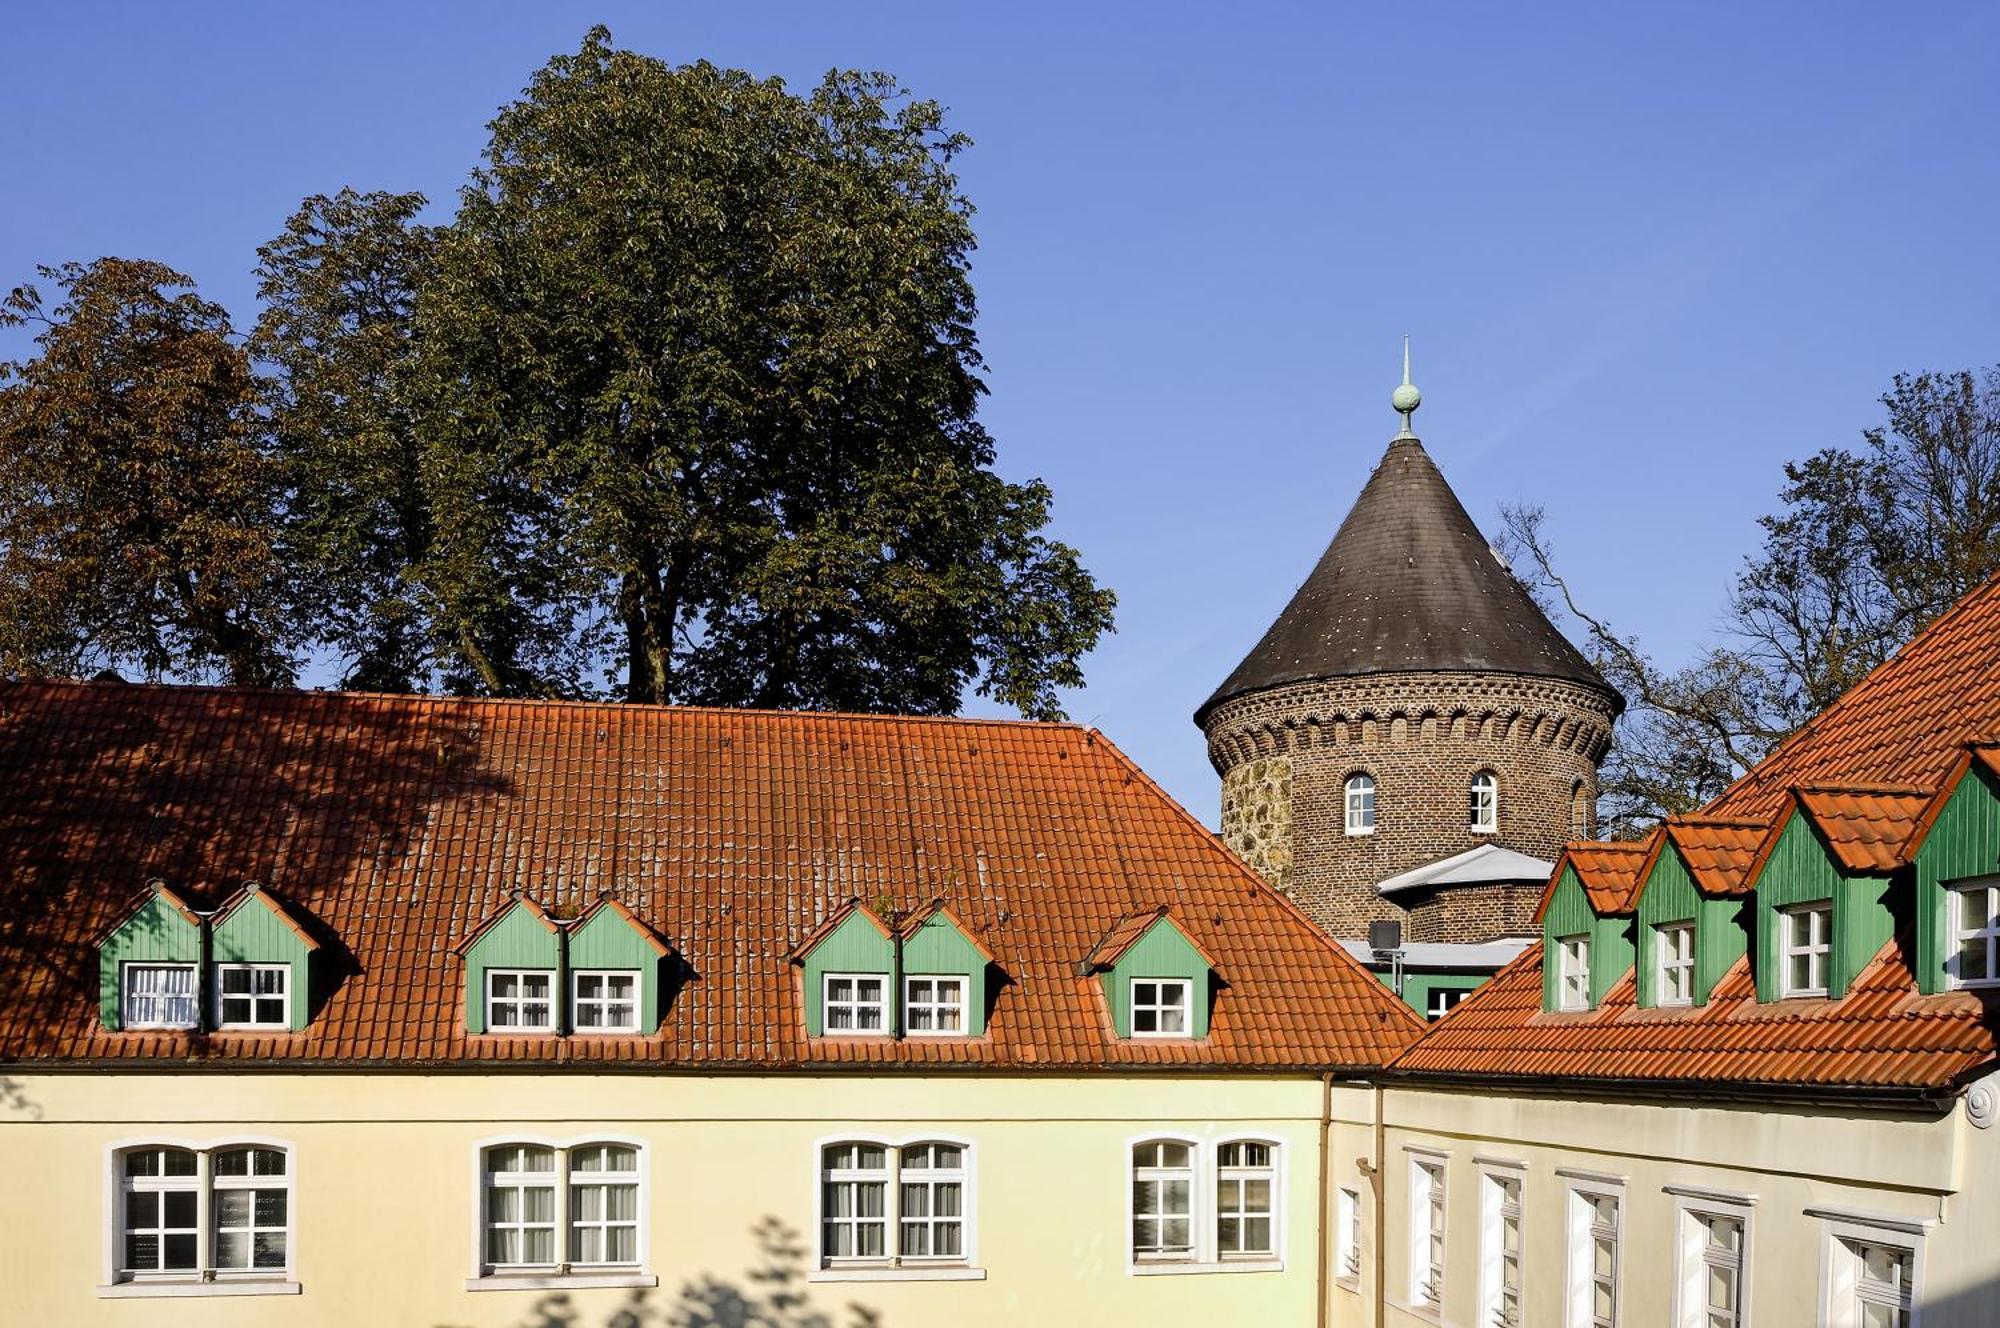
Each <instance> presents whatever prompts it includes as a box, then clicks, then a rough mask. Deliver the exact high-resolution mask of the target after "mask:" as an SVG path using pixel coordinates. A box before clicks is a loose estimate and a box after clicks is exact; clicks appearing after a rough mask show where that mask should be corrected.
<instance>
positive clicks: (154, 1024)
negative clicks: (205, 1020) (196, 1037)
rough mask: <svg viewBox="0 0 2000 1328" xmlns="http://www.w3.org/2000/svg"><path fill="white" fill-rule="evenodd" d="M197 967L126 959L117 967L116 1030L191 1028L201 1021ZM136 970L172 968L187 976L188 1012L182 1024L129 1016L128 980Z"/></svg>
mask: <svg viewBox="0 0 2000 1328" xmlns="http://www.w3.org/2000/svg"><path fill="white" fill-rule="evenodd" d="M200 967H201V966H200V965H199V964H195V963H192V962H188V963H183V962H180V961H178V960H171V959H160V960H154V959H128V960H126V961H124V962H123V963H121V964H119V966H118V1027H119V1028H121V1029H133V1030H139V1029H166V1028H193V1027H194V1026H195V1025H196V1024H198V1023H200V1022H201V974H200V971H199V970H200ZM140 969H173V970H176V971H178V972H183V973H186V974H187V975H188V998H187V999H188V1001H189V1003H190V1010H189V1014H188V1017H187V1019H186V1020H185V1021H184V1022H176V1021H166V1020H158V1019H135V1018H133V1017H132V996H133V993H132V977H133V975H134V974H135V973H137V972H138V971H139V970H140Z"/></svg>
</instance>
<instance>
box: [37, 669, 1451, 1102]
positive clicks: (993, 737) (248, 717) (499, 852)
mask: <svg viewBox="0 0 2000 1328" xmlns="http://www.w3.org/2000/svg"><path fill="white" fill-rule="evenodd" d="M0 786H3V787H5V788H7V789H8V790H9V792H8V795H7V796H6V797H5V798H4V799H0V970H4V971H5V972H6V973H7V975H8V980H7V982H6V983H5V984H4V991H0V1062H5V1063H16V1064H19V1063H49V1062H77V1061H92V1060H111V1061H117V1060H125V1059H134V1058H154V1059H159V1058H169V1059H180V1058H186V1059H188V1060H191V1061H202V1060H206V1061H216V1062H225V1063H240V1062H257V1063H271V1062H275V1063H280V1064H293V1063H298V1064H327V1065H335V1064H348V1065H355V1064H377V1065H398V1064H415V1063H422V1064H437V1063H458V1064H467V1065H491V1064H497V1063H540V1064H548V1063H555V1062H563V1063H577V1064H590V1065H593V1066H610V1065H615V1064H626V1065H630V1066H632V1067H635V1068H654V1069H672V1068H702V1067H718V1068H720V1067H760V1068H775V1069H787V1068H797V1067H813V1066H823V1065H824V1066H841V1065H853V1066H867V1065H888V1064H894V1063H907V1064H913V1065H922V1066H924V1067H926V1068H931V1067H939V1066H946V1067H951V1066H955V1067H959V1068H964V1069H970V1070H978V1069H1013V1068H1023V1069H1030V1068H1031V1069H1045V1068H1051V1067H1058V1068H1077V1069H1084V1068H1092V1069H1108V1070H1127V1069H1148V1068H1157V1069H1173V1070H1187V1071H1194V1072H1203V1071H1215V1070H1245V1069H1261V1070H1275V1069H1284V1070H1288V1071H1291V1070H1298V1071H1305V1070H1315V1071H1316V1070H1319V1069H1323V1068H1330V1067H1356V1068H1359V1067H1365V1066H1369V1065H1375V1064H1380V1063H1382V1062H1384V1061H1386V1060H1387V1059H1389V1058H1390V1057H1392V1056H1394V1055H1395V1054H1396V1053H1397V1052H1398V1051H1400V1050H1401V1049H1403V1048H1404V1047H1405V1046H1407V1045H1408V1044H1409V1043H1410V1042H1411V1041H1412V1040H1413V1039H1414V1038H1415V1036H1416V1035H1417V1033H1418V1032H1419V1031H1421V1028H1422V1023H1421V1021H1420V1020H1419V1019H1418V1018H1417V1016H1416V1015H1415V1014H1414V1012H1412V1011H1410V1010H1409V1009H1408V1007H1406V1006H1405V1005H1404V1004H1403V1003H1402V1002H1400V1001H1398V1000H1396V999H1395V998H1394V997H1393V995H1391V994H1390V993H1389V992H1388V990H1387V989H1386V988H1384V987H1383V985H1382V984H1381V982H1380V981H1378V980H1377V979H1376V978H1375V977H1374V976H1372V975H1371V974H1369V973H1368V972H1367V971H1366V970H1364V969H1363V968H1362V967H1361V966H1360V965H1358V964H1356V963H1355V962H1354V961H1353V960H1352V959H1350V958H1349V957H1348V956H1347V954H1346V953H1345V952H1344V951H1342V950H1341V949H1340V947H1339V946H1338V945H1336V944H1335V943H1334V942H1332V941H1331V940H1330V939H1328V938H1327V937H1326V936H1324V935H1323V934H1322V933H1321V932H1320V931H1319V930H1318V929H1317V928H1316V927H1314V926H1313V924H1312V923H1310V922H1309V921H1307V920H1306V918H1305V917H1304V916H1303V915H1302V914H1301V913H1299V911H1298V910H1297V909H1296V908H1295V907H1294V906H1293V905H1292V904H1291V903H1290V902H1289V901H1287V900H1286V899H1284V898H1283V897H1282V896H1281V895H1279V894H1277V893H1276V892H1275V891H1272V890H1271V889H1269V888H1268V887H1266V886H1265V885H1264V884H1263V882H1262V881H1261V880H1259V879H1258V878H1257V877H1256V876H1255V875H1254V874H1253V873H1251V872H1250V871H1248V870H1247V869H1246V868H1244V867H1243V866H1242V865H1241V864H1240V863H1238V862H1237V860H1236V859H1235V857H1234V856H1233V855H1231V854H1230V853H1229V851H1228V850H1227V849H1226V848H1225V847H1224V846H1223V845H1222V843H1221V842H1220V841H1219V840H1217V839H1216V838H1215V837H1214V836H1213V835H1212V834H1210V833H1209V832H1208V831H1207V830H1206V829H1204V828H1203V827H1202V826H1201V824H1200V823H1199V822H1198V821H1196V820H1195V819H1194V818H1193V817H1191V816H1189V815H1188V814H1187V813H1186V812H1185V811H1184V810H1183V809H1181V808H1180V807H1179V806H1177V805H1176V804H1175V803H1174V802H1173V801H1172V800H1171V799H1169V798H1168V797H1167V796H1166V795H1165V794H1164V793H1163V792H1162V791H1161V790H1160V789H1159V788H1158V787H1157V786H1156V785H1155V784H1153V782H1152V781H1151V780H1149V779H1148V778H1147V777H1146V776H1145V775H1144V774H1143V773H1142V772H1141V771H1140V770H1139V769H1138V768H1137V767H1135V766H1134V765H1133V764H1132V763H1131V762H1130V761H1129V760H1128V759H1127V758H1126V757H1125V756H1124V755H1123V754H1122V753H1120V752H1119V751H1118V750H1117V749H1116V748H1115V747H1113V746H1112V745H1111V744H1110V743H1108V742H1107V741H1105V740H1104V738H1103V737H1102V736H1101V735H1099V734H1096V733H1094V732H1092V731H1090V730H1087V729H1083V728H1079V727H1075V726H1072V725H1056V724H1028V723H1008V722H988V721H975V720H923V719H894V718H878V717H857V716H844V715H812V714H795V713H794V714H785V713H771V712H756V711H723V710H690V709H674V708H666V707H651V706H619V705H589V704H567V703H551V702H528V701H476V700H451V699H444V698H427V697H382V696H353V695H337V694H323V693H289V692H240V691H230V690H222V689H209V688H168V687H139V686H118V685H92V684H78V683H11V684H4V685H0ZM155 877H159V878H163V879H165V880H166V881H168V882H169V883H171V885H172V886H173V887H174V888H175V889H177V890H181V891H183V892H184V893H185V894H186V896H187V897H188V898H189V899H190V900H191V901H193V902H195V903H197V904H206V903H208V902H212V901H216V900H219V899H222V898H224V897H226V896H227V895H228V894H229V893H230V892H232V891H233V890H234V889H235V888H236V886H237V883H238V882H241V881H244V880H246V879H248V880H258V881H264V882H268V883H269V884H270V886H271V888H272V889H273V890H274V891H276V892H279V893H280V894H281V895H282V897H283V898H284V900H285V901H286V903H287V905H288V906H289V907H291V908H293V909H295V910H296V911H297V912H298V913H299V914H300V915H301V916H302V917H303V918H304V919H305V920H306V921H307V922H308V923H309V924H310V925H311V927H312V929H313V930H314V932H315V934H317V935H319V936H321V937H323V938H327V939H328V940H329V942H330V943H329V947H328V948H329V949H330V950H331V951H332V952H333V953H332V954H331V955H330V959H331V960H333V961H334V962H333V966H334V967H335V968H336V969H337V970H338V971H339V972H340V974H341V978H340V982H339V985H338V986H337V988H336V989H335V990H334V992H333V994H332V995H331V996H330V997H329V998H328V1000H327V1001H326V1003H325V1005H324V1006H323V1008H321V1009H320V1010H319V1011H318V1012H317V1013H316V1016H315V1018H314V1019H313V1021H312V1023H311V1025H310V1027H308V1028H307V1029H306V1030H305V1031H303V1032H300V1033H256V1034H251V1033H212V1034H209V1035H207V1036H206V1037H205V1038H200V1039H196V1038H193V1037H191V1036H190V1035H187V1034H182V1033H108V1032H105V1031H104V1030H102V1029H101V1028H100V1027H99V1026H98V1022H97V1018H96V1009H95V1004H96V997H95V993H96V955H95V951H94V949H93V946H92V942H93V941H94V940H95V939H96V937H97V935H98V934H99V933H100V932H101V931H102V930H103V929H104V928H105V927H106V926H107V925H108V924H110V923H112V922H114V921H116V920H119V919H122V918H123V917H124V916H125V914H126V911H127V910H128V909H129V908H130V906H131V901H132V898H133V895H134V894H135V892H136V890H137V889H138V887H139V886H140V885H142V884H143V883H144V882H145V881H147V880H149V879H151V878H155ZM517 891H518V892H520V893H522V894H523V895H526V896H529V897H532V898H533V899H534V900H536V901H538V902H539V904H541V905H544V906H546V907H548V908H549V909H551V910H552V911H554V912H555V913H556V914H557V915H558V916H563V917H574V916H577V915H579V914H581V913H582V912H583V911H584V910H585V909H587V908H589V907H591V906H592V905H593V904H594V903H595V902H596V901H597V900H599V899H600V898H602V897H604V896H606V895H609V896H611V897H613V898H615V899H617V900H618V901H620V902H621V903H622V904H624V905H626V906H629V907H630V908H631V909H632V911H633V913H634V914H635V915H636V916H637V917H638V918H639V919H640V920H641V921H642V922H644V923H645V924H646V925H647V926H648V927H649V928H651V929H652V930H653V931H654V932H656V933H657V934H658V935H659V936H661V937H662V938H664V939H665V940H666V941H668V942H670V943H671V944H672V945H673V946H674V948H675V950H676V951H677V953H678V954H679V956H680V959H679V960H677V961H674V963H673V964H671V965H670V967H673V968H676V969H680V970H682V971H683V972H684V975H685V976H684V980H683V981H680V982H679V983H678V984H677V985H676V988H675V989H674V990H673V991H672V992H671V996H670V1000H669V1001H668V1003H667V1006H666V1014H665V1021H664V1024H663V1026H662V1028H661V1030H660V1032H659V1033H658V1035H656V1036H650V1037H634V1038H570V1039H564V1038H553V1037H542V1036H537V1035H507V1034H489V1035H477V1036H475V1035H471V1034H468V1033H466V1032H465V1031H464V1020H463V1015H462V1010H461V1005H462V994H461V993H462V988H463V974H464V970H463V966H462V964H461V961H460V960H459V958H458V957H457V956H456V955H455V954H454V949H455V948H456V947H457V946H459V945H460V944H461V943H462V942H463V940H464V939H465V937H466V936H467V935H468V934H470V933H471V932H472V931H473V930H474V928H476V927H477V926H478V925H479V924H480V923H481V922H482V921H484V920H485V919H487V918H488V917H490V916H492V915H494V914H495V913H497V912H499V911H500V910H502V909H503V908H504V907H505V906H507V905H508V904H510V903H511V902H512V897H513V895H514V893H515V892H517ZM856 898H860V899H867V900H874V899H877V898H887V899H888V900H889V901H890V902H891V903H892V904H893V905H894V906H895V907H896V908H897V909H898V910H899V911H901V910H905V909H908V910H917V909H921V908H923V907H924V906H926V905H927V904H929V903H930V902H931V901H934V900H939V899H942V900H944V901H946V902H947V903H948V904H949V905H950V907H951V909H952V911H953V913H954V914H955V915H956V917H957V918H958V919H959V920H960V925H961V926H962V927H963V928H964V929H965V930H966V932H967V933H968V934H969V935H971V936H973V937H974V938H975V939H976V940H977V941H978V942H979V943H980V944H982V945H984V946H986V947H987V948H988V949H989V950H990V951H991V952H992V954H993V956H994V960H995V963H996V964H997V966H998V967H999V968H1000V970H1001V971H1002V972H1003V973H1004V974H1005V977H1006V981H1004V982H1003V983H1001V984H999V987H998V991H997V994H996V996H995V1003H994V1008H993V1012H992V1019H991V1022H990V1025H989V1031H988V1033H987V1034H986V1035H985V1036H983V1037H980V1038H973V1039H966V1040H963V1041H957V1040H951V1039H942V1038H924V1039H912V1040H909V1041H905V1042H900V1043H898V1042H895V1041H891V1040H888V1039H883V1040H879V1041H877V1040H868V1039H861V1038H841V1039H808V1038H807V1037H806V1036H805V1032H804V1020H803V1018H802V1012H801V1008H800V1002H801V993H800V980H799V973H798V969H797V968H796V967H795V966H794V965H792V964H790V963H788V962H787V956H788V955H789V953H790V952H791V950H792V949H793V947H794V946H795V945H796V944H797V943H798V941H799V940H800V939H801V938H802V937H804V936H805V935H806V934H807V933H809V932H810V931H811V930H812V929H813V928H814V927H816V926H817V925H819V924H820V923H821V922H822V921H823V920H824V919H825V918H826V917H827V916H828V915H829V914H830V913H832V912H833V911H834V910H835V909H838V908H840V907H841V906H842V905H843V904H844V903H845V902H846V901H848V900H852V899H856ZM1162 904H1164V905H1168V906H1170V907H1171V908H1172V911H1173V917H1174V919H1175V922H1176V924H1177V925H1179V926H1180V927H1181V928H1182V929H1183V930H1184V931H1185V932H1186V933H1187V935H1188V936H1189V937H1190V938H1191V939H1193V940H1195V941H1196V942H1197V943H1198V944H1199V945H1200V946H1202V947H1203V948H1204V949H1205V950H1206V951H1207V952H1208V953H1209V954H1211V955H1213V956H1214V958H1215V960H1216V962H1217V964H1218V966H1219V967H1220V968H1222V969H1223V970H1224V971H1225V972H1227V973H1228V975H1229V985H1228V987H1227V988H1226V989H1225V990H1223V991H1222V992H1221V994H1220V995H1219V996H1218V997H1217V1000H1216V1005H1215V1010H1214V1015H1213V1019H1212V1022H1211V1026H1210V1027H1211V1031H1210V1035H1209V1036H1208V1037H1207V1038H1206V1039H1204V1040H1202V1041H1200V1042H1186V1043H1177V1042H1169V1041H1158V1040H1151V1039H1146V1040H1139V1041H1126V1042H1120V1041H1118V1040H1117V1039H1115V1038H1113V1037H1112V1036H1111V1035H1110V1032H1109V1021H1108V1018H1107V1016H1106V1013H1105V1010H1104V1005H1103V1000H1104V997H1103V992H1102V984H1101V983H1099V982H1098V981H1096V980H1095V979H1091V978H1086V977H1082V976H1079V975H1078V974H1077V972H1076V968H1075V965H1076V962H1077V959H1078V957H1079V956H1081V955H1084V954H1086V953H1088V952H1089V951H1090V949H1091V947H1092V946H1093V945H1095V944H1096V943H1097V941H1098V940H1099V939H1100V938H1101V937H1103V936H1104V935H1105V933H1106V932H1107V931H1109V930H1110V929H1111V928H1112V927H1113V925H1114V924H1116V923H1117V922H1118V921H1119V920H1121V919H1123V918H1127V917H1129V916H1131V915H1132V914H1133V913H1135V912H1138V911H1142V910H1150V909H1154V908H1157V907H1158V906H1160V905H1162ZM343 951H344V953H343Z"/></svg>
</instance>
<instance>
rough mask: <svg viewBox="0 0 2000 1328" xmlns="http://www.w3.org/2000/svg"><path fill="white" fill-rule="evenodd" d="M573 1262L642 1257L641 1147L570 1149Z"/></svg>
mask: <svg viewBox="0 0 2000 1328" xmlns="http://www.w3.org/2000/svg"><path fill="white" fill-rule="evenodd" d="M568 1163H569V1171H568V1181H569V1261H570V1262H571V1263H573V1264H583V1265H596V1264H636V1263H638V1262H639V1150H638V1149H636V1148H634V1147H632V1146H631V1145H630V1144H586V1145H584V1146H583V1147H581V1148H572V1149H570V1150H569V1153H568Z"/></svg>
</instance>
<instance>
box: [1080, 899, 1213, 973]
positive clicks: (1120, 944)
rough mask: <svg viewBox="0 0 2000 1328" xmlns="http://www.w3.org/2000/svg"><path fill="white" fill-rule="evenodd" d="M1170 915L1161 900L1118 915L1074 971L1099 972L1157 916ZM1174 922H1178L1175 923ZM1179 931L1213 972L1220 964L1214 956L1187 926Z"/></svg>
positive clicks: (1122, 951) (1120, 955)
mask: <svg viewBox="0 0 2000 1328" xmlns="http://www.w3.org/2000/svg"><path fill="white" fill-rule="evenodd" d="M1172 915H1173V909H1172V908H1170V907H1168V906H1167V905H1165V904H1161V905H1160V906H1159V907H1158V908H1148V909H1142V910H1140V911H1139V912H1137V913H1133V914H1131V915H1130V916H1129V917H1123V918H1120V919H1118V921H1117V922H1116V923H1115V924H1113V926H1112V928H1111V930H1110V931H1108V932H1106V933H1105V934H1104V939H1102V940H1100V941H1099V942H1098V943H1097V944H1096V945H1094V946H1092V947H1091V950H1090V954H1089V955H1087V956H1086V957H1085V958H1084V960H1083V963H1082V964H1081V965H1080V966H1079V967H1078V971H1079V972H1083V973H1101V972H1103V971H1104V970H1105V969H1107V968H1110V967H1112V966H1113V965H1114V964H1116V963H1117V962H1118V961H1119V960H1120V959H1121V958H1123V957H1124V954H1125V952H1126V951H1127V950H1129V949H1131V948H1132V947H1133V946H1135V945H1137V944H1138V943H1139V938H1140V937H1141V936H1144V935H1145V934H1146V933H1147V932H1149V931H1151V930H1152V929H1153V924H1154V923H1155V922H1158V921H1159V920H1160V919H1161V918H1165V917H1171V916H1172ZM1176 925H1177V926H1178V924H1176ZM1180 933H1181V935H1183V936H1185V937H1187V941H1188V944H1190V945H1192V946H1193V947H1194V949H1195V953H1196V954H1198V955H1200V956H1201V960H1202V962H1203V963H1205V964H1207V965H1208V966H1209V967H1210V968H1212V969H1215V970H1216V971H1217V972H1220V971H1221V965H1219V964H1217V963H1216V962H1215V956H1214V955H1212V954H1210V953H1209V952H1208V949H1207V947H1206V946H1204V945H1203V944H1202V943H1201V942H1200V941H1198V940H1196V939H1195V938H1194V936H1193V935H1191V934H1190V933H1189V932H1188V929H1187V928H1185V927H1180Z"/></svg>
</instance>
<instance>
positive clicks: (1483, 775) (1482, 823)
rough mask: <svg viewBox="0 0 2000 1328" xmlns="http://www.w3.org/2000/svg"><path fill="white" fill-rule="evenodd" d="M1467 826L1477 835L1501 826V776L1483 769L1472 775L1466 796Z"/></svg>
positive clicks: (1490, 832)
mask: <svg viewBox="0 0 2000 1328" xmlns="http://www.w3.org/2000/svg"><path fill="white" fill-rule="evenodd" d="M1465 812H1466V817H1465V820H1466V827H1467V828H1468V829H1470V830H1471V831H1472V833H1473V834H1475V835H1490V834H1492V833H1493V832H1494V831H1496V830H1498V829H1499V828H1500V777H1499V776H1498V775H1496V774H1494V773H1493V772H1492V771H1491V770H1482V771H1480V772H1479V773H1478V774H1476V775H1474V776H1473V777H1472V785H1471V787H1470V788H1469V789H1468V790H1467V791H1466V797H1465Z"/></svg>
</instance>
